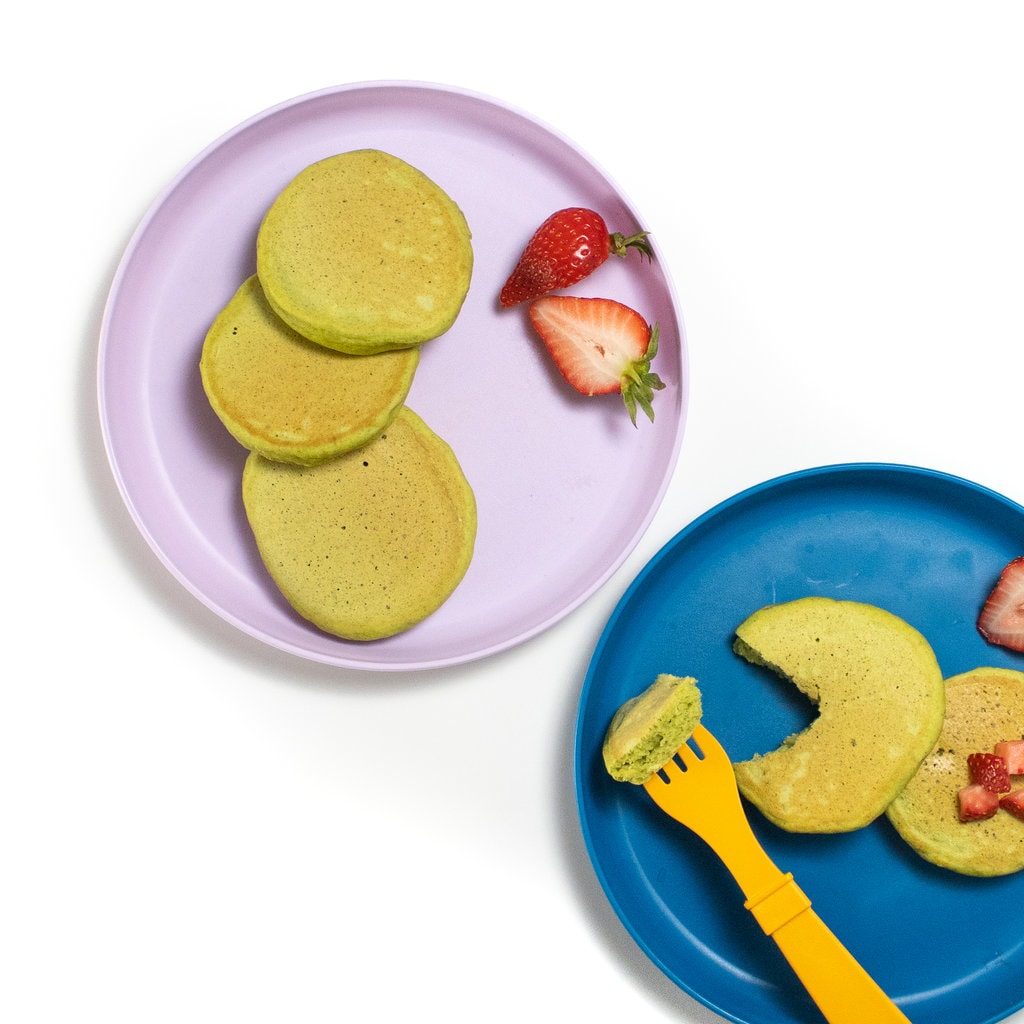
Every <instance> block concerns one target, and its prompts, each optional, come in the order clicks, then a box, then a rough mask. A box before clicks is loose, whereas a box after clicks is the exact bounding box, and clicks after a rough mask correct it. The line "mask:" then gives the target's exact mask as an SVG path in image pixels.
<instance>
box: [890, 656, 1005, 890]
mask: <svg viewBox="0 0 1024 1024" xmlns="http://www.w3.org/2000/svg"><path fill="white" fill-rule="evenodd" d="M1021 737H1024V672H1018V671H1016V670H1014V669H1006V668H976V669H972V670H971V671H970V672H964V673H962V674H961V675H956V676H952V677H951V678H949V679H947V680H946V715H945V721H944V722H943V726H942V731H941V732H940V733H939V738H938V739H937V740H936V741H935V745H934V747H933V749H932V750H931V752H930V753H929V754H928V756H927V757H925V759H924V761H923V762H922V763H921V767H920V768H918V770H917V772H916V773H915V774H914V777H913V778H912V779H911V780H910V782H908V783H907V785H906V788H905V789H904V790H903V792H902V793H900V795H899V796H897V797H896V799H895V800H893V802H892V803H891V804H890V805H889V808H888V810H887V811H886V814H887V816H888V818H889V821H891V822H892V824H893V826H894V827H895V829H896V831H897V832H899V834H900V835H901V836H902V837H903V838H904V839H905V840H906V841H907V843H909V844H910V846H911V847H912V848H913V849H914V850H916V851H917V853H919V854H920V855H921V856H922V857H923V858H924V859H925V860H928V861H931V862H932V863H933V864H938V865H939V866H940V867H943V868H949V869H950V870H951V871H957V872H959V873H961V874H965V875H979V876H990V875H1007V874H1011V873H1012V872H1014V871H1020V870H1022V869H1024V821H1021V820H1020V819H1019V818H1016V817H1014V816H1013V815H1012V814H1010V813H1009V812H1007V811H1003V810H1000V811H997V812H996V814H995V815H994V816H993V817H991V818H987V819H985V820H983V821H969V822H962V821H960V819H959V815H958V803H957V794H958V793H959V791H960V789H961V787H963V786H966V785H967V784H968V783H969V782H970V781H971V780H970V771H969V768H968V766H967V758H968V757H969V756H970V755H971V754H975V753H989V752H991V750H992V748H993V747H994V746H995V745H996V744H997V743H999V742H1001V741H1002V740H1015V739H1020V738H1021ZM1011 786H1012V788H1013V789H1024V777H1022V776H1015V777H1014V778H1013V779H1011Z"/></svg>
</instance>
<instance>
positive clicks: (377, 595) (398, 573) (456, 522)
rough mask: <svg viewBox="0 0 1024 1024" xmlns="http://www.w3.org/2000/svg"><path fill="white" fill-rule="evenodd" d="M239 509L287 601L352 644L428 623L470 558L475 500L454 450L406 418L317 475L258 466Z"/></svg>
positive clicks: (250, 472) (260, 462)
mask: <svg viewBox="0 0 1024 1024" xmlns="http://www.w3.org/2000/svg"><path fill="white" fill-rule="evenodd" d="M242 498H243V501H244V504H245V510H246V514H247V515H248V518H249V523H250V526H251V527H252V531H253V535H254V536H255V538H256V544H257V547H258V548H259V552H260V555H261V557H262V558H263V562H264V564H265V565H266V567H267V571H268V572H269V573H270V575H271V576H272V577H273V579H274V581H275V582H276V583H277V585H278V587H279V588H280V590H281V592H282V593H283V594H284V596H285V597H286V598H287V599H288V601H289V602H290V603H291V604H292V606H293V607H294V608H295V610H296V611H297V612H299V614H301V615H302V616H304V617H305V618H307V619H309V621H311V622H313V623H315V624H316V625H317V626H319V627H320V628H321V629H323V630H325V631H326V632H328V633H333V634H335V635H337V636H341V637H345V638H347V639H350V640H376V639H380V638H382V637H387V636H392V635H394V634H396V633H400V632H402V631H403V630H406V629H409V628H410V627H411V626H413V625H415V624H416V623H418V622H420V621H421V620H423V619H425V618H426V617H427V616H428V615H430V614H431V613H432V612H434V611H436V610H437V608H439V607H440V606H441V605H442V604H443V603H444V602H445V601H446V600H447V599H448V597H449V596H450V595H451V593H452V591H454V590H455V588H456V587H457V586H458V584H459V583H460V581H461V580H462V578H463V576H464V575H465V573H466V570H467V569H468V567H469V563H470V559H471V558H472V554H473V546H474V542H475V539H476V503H475V500H474V497H473V491H472V489H471V488H470V485H469V483H468V482H467V480H466V478H465V476H464V474H463V472H462V468H461V467H460V465H459V463H458V460H457V459H456V457H455V454H454V452H452V450H451V448H450V447H449V446H448V445H447V444H446V443H445V442H444V441H443V440H441V438H439V437H438V436H437V435H436V434H435V433H434V432H433V431H432V430H430V428H429V427H428V426H427V425H426V424H425V423H424V422H423V420H422V419H420V417H419V416H417V415H416V414H415V413H414V412H412V410H410V409H409V408H408V407H407V406H403V407H402V409H401V411H400V412H399V413H398V415H397V416H396V417H395V419H394V420H393V421H392V423H391V424H390V426H388V427H387V428H386V429H385V430H384V431H383V432H382V433H380V434H379V435H378V436H377V437H376V438H374V440H372V441H371V442H370V443H369V444H367V445H365V446H364V447H362V448H360V449H359V450H358V451H352V452H348V453H346V454H345V455H341V456H339V457H338V458H337V459H332V460H330V461H329V462H323V463H321V464H320V465H318V466H311V467H304V466H295V465H289V464H287V463H283V462H271V461H270V460H268V459H265V458H263V457H262V456H260V455H257V454H255V453H253V454H251V455H250V456H249V458H248V459H247V460H246V464H245V469H244V471H243V474H242Z"/></svg>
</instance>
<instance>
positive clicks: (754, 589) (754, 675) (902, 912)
mask: <svg viewBox="0 0 1024 1024" xmlns="http://www.w3.org/2000/svg"><path fill="white" fill-rule="evenodd" d="M1021 553H1024V508H1022V507H1021V506H1019V505H1017V504H1015V503H1014V502H1012V501H1010V500H1008V499H1007V498H1005V497H1003V496H1001V495H999V494H997V493H995V492H993V491H990V490H987V489H985V488H983V487H980V486H978V485H976V484H972V483H970V482H968V481H965V480H961V479H958V478H955V477H951V476H948V475H945V474H942V473H938V472H934V471H931V470H925V469H917V468H913V467H907V466H894V465H877V464H855V465H842V466H826V467H822V468H819V469H813V470H808V471H806V472H801V473H795V474H791V475H788V476H784V477H780V478H778V479H775V480H771V481H769V482H767V483H764V484H761V485H758V486H756V487H753V488H751V489H749V490H747V491H744V492H742V493H741V494H739V495H737V496H735V497H733V498H731V499H729V500H728V501H725V502H723V503H722V504H721V505H719V506H717V507H716V508H714V509H712V510H711V511H709V512H708V513H706V514H705V515H703V516H702V517H700V518H699V519H697V520H695V521H694V522H693V523H691V524H690V525H689V526H688V527H686V528H685V529H684V530H682V532H680V533H678V534H677V535H676V536H675V537H674V538H673V539H672V540H671V541H670V542H669V543H668V544H667V545H666V546H665V547H664V548H662V550H661V551H660V552H659V553H658V554H657V555H656V556H655V557H654V558H653V559H652V560H651V561H650V562H649V563H648V565H647V566H646V567H645V568H644V569H643V571H642V572H641V573H640V574H639V576H638V577H637V578H636V580H635V581H634V582H633V584H632V585H631V586H630V588H629V590H628V591H627V592H626V594H625V595H624V596H623V598H622V600H621V601H620V602H619V605H618V607H617V608H616V609H615V612H614V613H613V615H612V616H611V619H610V620H609V622H608V625H607V627H606V628H605V630H604V633H603V634H602V636H601V639H600V641H599V642H598V645H597V649H596V651H595V653H594V657H593V660H592V662H591V665H590V669H589V671H588V673H587V677H586V680H585V682H584V686H583V691H582V695H581V701H580V709H579V715H578V720H577V726H576V750H575V769H576V795H577V800H578V804H579V813H580V819H581V823H582V827H583V834H584V838H585V841H586V844H587V848H588V850H589V853H590V857H591V860H592V861H593V865H594V868H595V870H596V872H597V875H598V878H599V879H600V882H601V884H602V886H603V887H604V890H605V892H606V894H607V896H608V899H609V900H610V901H611V903H612V905H613V907H614V908H615V911H616V913H617V914H618V915H619V917H620V919H621V920H622V922H623V924H624V925H625V926H626V928H627V929H628V931H629V932H630V934H631V935H632V936H633V938H634V939H635V940H636V942H637V943H638V944H639V945H640V947H641V948H642V949H643V950H644V952H645V953H646V954H647V955H648V956H649V957H650V958H651V959H652V960H653V961H654V962H655V963H656V964H657V965H658V967H659V968H660V969H661V970H662V971H663V972H664V973H665V974H666V975H668V977H669V978H671V979H672V980H673V981H674V982H675V983H676V984H677V985H678V986H679V987H680V988H682V989H684V990H685V991H686V992H688V993H689V994H690V995H692V996H693V997H694V998H696V999H697V1000H699V1001H700V1002H702V1003H704V1004H705V1005H706V1006H708V1007H710V1008H711V1009H712V1010H714V1011H715V1012H717V1013H719V1014H721V1015H722V1016H723V1017H725V1018H727V1019H729V1020H733V1021H738V1022H740V1024H786V1022H800V1024H803V1022H807V1024H820V1020H821V1016H820V1014H819V1013H818V1011H817V1009H816V1008H815V1007H814V1005H813V1003H811V1001H810V999H809V997H808V996H807V995H806V993H805V992H804V990H803V988H802V987H801V986H800V984H799V982H798V981H797V980H796V977H795V975H793V974H792V972H791V971H790V968H789V966H788V964H787V963H786V962H785V960H783V958H782V956H781V954H780V953H779V952H778V950H777V949H776V947H775V944H774V943H773V942H772V941H771V940H770V939H767V938H766V937H765V936H764V935H763V934H762V933H761V931H760V930H759V928H758V926H757V925H756V923H755V922H754V920H753V919H752V918H751V917H750V915H749V914H748V912H747V911H746V910H744V909H743V905H742V896H741V894H740V891H739V888H738V887H737V886H736V884H735V882H734V881H733V880H732V877H731V876H730V875H728V873H727V872H726V870H725V868H724V867H723V866H722V864H721V863H720V862H719V861H718V859H717V858H716V857H715V855H714V854H713V853H712V852H711V850H710V849H709V848H708V847H707V846H705V845H704V844H703V842H702V841H701V840H700V839H698V838H697V837H696V836H695V835H694V834H693V833H691V832H689V831H688V830H687V829H686V828H684V827H683V826H682V825H679V824H677V823H676V822H674V821H672V820H671V819H670V818H668V817H667V816H666V815H664V814H663V813H662V812H661V811H659V810H658V809H657V808H656V807H655V805H654V803H653V801H651V800H650V799H649V798H648V797H647V795H646V793H644V791H643V790H642V789H640V788H638V787H635V786H630V785H624V784H622V783H617V782H614V781H612V779H611V778H610V777H609V776H608V775H607V773H606V772H605V770H604V766H603V763H602V761H601V744H602V741H603V739H604V733H605V730H606V729H607V727H608V723H609V721H610V720H611V717H612V715H613V714H614V712H615V710H616V709H617V708H618V707H619V706H620V705H621V704H622V703H623V702H625V701H626V700H628V699H629V698H630V697H632V696H634V695H635V694H636V693H638V692H640V691H641V690H642V689H644V688H645V687H647V686H648V685H649V684H650V683H651V682H652V681H653V680H654V677H655V676H656V675H657V674H658V673H659V672H671V673H674V674H677V675H692V676H696V678H697V680H698V681H699V683H700V686H701V691H702V694H703V698H704V722H705V724H706V725H707V726H708V728H709V729H710V730H711V731H712V732H713V733H714V734H715V735H716V736H717V737H718V738H719V739H720V740H721V741H722V743H723V745H724V746H725V748H726V750H728V751H729V753H730V755H731V756H732V758H733V760H740V759H744V758H747V757H750V756H752V755H753V754H754V753H755V752H764V751H766V750H769V749H772V748H773V747H775V746H776V745H778V743H779V742H781V740H782V739H783V738H784V737H785V736H787V735H788V734H789V733H791V732H793V731H795V730H797V729H799V728H802V727H803V726H805V725H806V724H808V723H809V722H810V721H811V720H812V718H813V715H814V709H813V708H812V707H811V706H810V705H809V704H808V703H807V702H806V701H805V700H804V699H803V698H802V697H801V696H800V695H799V694H798V693H797V692H796V690H795V688H794V687H792V686H789V685H788V684H786V683H784V682H782V681H781V680H777V679H775V678H774V677H773V676H770V675H769V674H768V673H766V672H765V671H763V670H758V669H756V668H755V667H754V666H752V665H749V664H748V663H747V662H745V661H743V660H742V659H741V658H739V657H738V656H737V655H735V654H734V653H733V652H732V649H731V642H732V638H733V633H734V630H735V628H736V626H738V625H739V623H740V622H742V621H743V620H744V619H745V618H746V617H747V616H748V615H749V614H750V613H751V612H753V611H755V610H756V609H757V608H760V607H762V606H763V605H766V604H771V603H775V602H781V601H788V600H793V599H795V598H798V597H805V596H808V595H821V596H826V597H834V598H844V599H849V600H856V601H866V602H868V603H870V604H875V605H879V606H880V607H882V608H886V609H888V610H889V611H891V612H893V613H895V614H896V615H899V616H901V617H902V618H904V619H905V620H906V621H907V622H909V623H910V624H911V625H913V626H915V627H916V628H917V629H918V630H920V631H921V632H922V633H923V634H924V635H925V636H926V637H927V638H928V640H929V641H930V642H931V644H932V647H933V649H934V651H935V654H936V657H937V658H938V660H939V664H940V665H941V667H942V670H943V674H944V675H946V676H951V675H955V674H957V673H959V672H965V671H967V670H968V669H972V668H976V667H978V666H981V665H993V666H1002V667H1004V668H1015V669H1019V670H1024V656H1022V655H1020V654H1016V653H1014V652H1012V651H1007V650H1004V649H1002V648H998V647H994V646H991V645H989V644H987V643H986V642H985V641H984V640H983V639H982V637H981V636H980V635H979V634H978V632H977V629H976V628H975V620H976V618H977V614H978V611H979V610H980V608H981V605H982V602H983V601H984V599H985V596H986V595H987V593H988V591H989V590H990V589H991V588H992V586H993V585H994V583H995V581H996V578H997V577H998V575H999V572H1000V570H1001V569H1002V568H1003V566H1004V565H1005V564H1006V563H1007V562H1008V561H1010V559H1011V558H1014V557H1015V556H1017V555H1020V554H1021ZM850 784H851V785H856V779H851V780H850ZM749 811H750V820H751V824H752V826H753V828H754V831H755V833H756V834H757V836H758V838H759V840H760V841H761V843H762V845H763V846H764V848H765V850H766V851H767V852H768V854H769V855H770V856H771V857H772V859H773V860H774V861H775V862H776V864H778V865H779V866H780V867H781V868H782V869H783V870H788V871H792V872H793V874H794V875H795V877H796V879H797V882H798V883H799V884H800V886H801V887H802V888H803V890H804V891H805V892H806V893H807V895H808V896H809V897H810V898H811V900H812V901H813V903H814V906H815V909H816V910H817V911H818V913H819V914H820V915H821V916H822V918H823V919H824V920H825V921H826V922H827V923H828V924H829V926H830V927H831V928H832V930H833V931H834V932H835V933H836V935H837V936H838V937H839V939H840V940H841V941H842V942H844V943H845V944H846V946H847V948H849V949H850V951H851V952H852V953H853V955H854V956H856V957H857V958H858V959H859V960H860V962H861V963H862V964H863V965H864V967H865V968H866V969H867V970H868V971H869V972H870V973H871V974H872V976H873V977H874V978H875V979H876V980H877V981H878V983H879V984H880V985H881V986H882V988H883V989H885V991H886V992H888V993H889V994H890V995H891V996H892V997H893V999H894V1000H895V1001H896V1002H897V1003H898V1004H899V1005H900V1007H901V1008H902V1009H903V1012H904V1013H905V1014H906V1015H907V1016H908V1017H909V1018H910V1019H911V1020H912V1021H913V1022H914V1024H951V1022H954V1021H955V1022H957V1024H993V1022H995V1021H998V1020H1002V1019H1003V1018H1005V1017H1006V1016H1008V1015H1009V1014H1010V1013H1012V1012H1013V1011H1014V1010H1016V1009H1019V1008H1021V1007H1022V1006H1024V926H1022V918H1021V913H1020V911H1021V908H1022V907H1024V872H1022V873H1018V874H1016V875H1009V876H1005V877H1002V878H991V879H979V878H968V877H965V876H962V875H958V874H955V873H954V872H951V871H947V870H944V869H942V868H938V867H935V866H934V865H931V864H929V863H928V862H927V861H925V860H923V859H921V858H920V857H919V856H917V854H915V853H914V852H913V851H912V850H911V849H910V848H909V847H908V846H907V845H906V844H905V843H904V842H903V841H902V839H900V837H899V835H898V834H897V833H896V832H895V830H894V829H893V828H892V827H891V826H890V825H889V823H888V821H887V820H886V819H885V818H884V816H883V817H882V818H880V819H879V820H877V821H876V822H874V823H873V824H871V825H870V826H868V827H867V828H864V829H860V830H858V831H856V832H851V833H846V834H844V835H834V836H823V835H793V834H789V833H787V832H784V831H783V830H781V829H778V828H776V827H775V826H773V825H771V824H770V823H769V822H767V821H766V820H765V819H764V818H762V817H761V816H760V815H759V813H758V812H757V811H756V810H754V809H753V808H750V809H749Z"/></svg>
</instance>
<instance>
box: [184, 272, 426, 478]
mask: <svg viewBox="0 0 1024 1024" xmlns="http://www.w3.org/2000/svg"><path fill="white" fill-rule="evenodd" d="M418 362H419V349H417V348H409V349H402V350H400V351H395V352H382V353H380V354H377V355H372V356H350V355H345V354H343V353H341V352H336V351H333V350H332V349H328V348H324V347H323V346H322V345H317V344H315V343H314V342H311V341H308V340H307V339H306V338H303V337H302V336H301V335H299V334H297V333H296V332H295V331H293V330H292V329H291V328H290V327H289V326H288V325H287V324H286V323H284V321H282V320H281V319H280V318H279V317H278V316H277V315H276V314H275V313H274V311H273V310H272V309H271V308H270V306H269V304H268V303H267V301H266V298H265V297H264V295H263V291H262V289H261V288H260V284H259V281H258V280H257V278H256V277H255V276H253V277H250V278H249V279H248V280H247V281H245V282H244V283H243V284H242V286H241V287H240V288H239V289H238V291H237V292H236V293H235V294H234V296H233V297H232V298H231V299H230V300H229V302H228V303H227V305H226V306H225V307H224V309H223V310H222V311H221V312H220V314H219V315H218V316H217V318H216V320H214V322H213V325H212V326H211V328H210V330H209V332H208V333H207V335H206V340H205V342H204V344H203V352H202V357H201V359H200V362H199V368H200V373H201V375H202V381H203V388H204V389H205V391H206V396H207V398H208V399H209V402H210V405H211V406H212V407H213V410H214V412H216V414H217V415H218V416H219V417H220V419H221V422H223V424H224V426H225V427H227V429H228V430H229V431H230V432H231V434H232V435H233V436H234V437H235V439H236V440H238V441H239V442H240V443H241V444H243V445H244V446H245V447H246V448H248V449H250V450H251V451H256V452H259V453H260V454H261V455H264V456H266V457H267V458H269V459H274V460H277V461H283V462H296V463H299V464H301V465H314V464H316V463H318V462H323V461H324V459H329V458H333V457H334V456H336V455H339V454H341V453H342V452H346V451H349V450H350V449H352V448H358V447H360V446H361V445H364V444H366V442H367V441H369V440H371V439H372V438H373V437H375V436H376V435H377V434H379V433H380V431H381V430H383V429H384V428H385V427H386V426H387V425H388V424H389V423H390V422H391V421H392V419H394V417H395V415H396V414H397V412H398V410H399V409H400V408H401V406H402V403H403V401H404V400H405V397H406V395H407V394H408V392H409V387H410V386H411V384H412V380H413V376H414V375H415V372H416V366H417V364H418Z"/></svg>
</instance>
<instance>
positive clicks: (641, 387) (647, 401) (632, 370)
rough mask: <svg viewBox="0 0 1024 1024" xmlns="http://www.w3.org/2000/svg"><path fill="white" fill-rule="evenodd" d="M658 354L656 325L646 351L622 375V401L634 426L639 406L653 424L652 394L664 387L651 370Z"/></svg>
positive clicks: (652, 328)
mask: <svg viewBox="0 0 1024 1024" xmlns="http://www.w3.org/2000/svg"><path fill="white" fill-rule="evenodd" d="M657 354H658V325H657V324H654V326H653V327H651V337H650V340H649V341H648V342H647V351H646V352H644V354H643V357H642V358H640V359H634V360H633V362H631V363H630V364H629V366H627V367H626V370H625V372H624V373H623V375H622V380H621V389H622V400H623V402H625V403H626V409H627V410H628V412H629V418H630V420H631V421H632V423H633V426H634V427H635V426H636V409H637V406H640V408H641V409H643V411H644V414H645V415H646V416H647V418H648V419H649V420H650V421H651V422H652V423H653V422H654V407H653V405H652V404H651V403H652V401H653V399H654V392H655V391H661V390H662V388H664V387H665V383H664V381H663V380H662V379H661V378H660V377H659V376H658V375H657V374H656V373H654V372H653V371H652V370H651V360H652V359H654V357H655V356H656V355H657Z"/></svg>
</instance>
